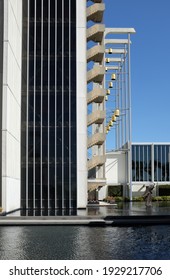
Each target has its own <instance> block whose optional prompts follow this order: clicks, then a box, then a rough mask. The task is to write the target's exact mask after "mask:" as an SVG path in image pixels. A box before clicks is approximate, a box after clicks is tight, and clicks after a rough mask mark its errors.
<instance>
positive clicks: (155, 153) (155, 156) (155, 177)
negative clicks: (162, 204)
mask: <svg viewBox="0 0 170 280" xmlns="http://www.w3.org/2000/svg"><path fill="white" fill-rule="evenodd" d="M157 169H158V164H157V146H156V145H154V181H155V182H157Z"/></svg>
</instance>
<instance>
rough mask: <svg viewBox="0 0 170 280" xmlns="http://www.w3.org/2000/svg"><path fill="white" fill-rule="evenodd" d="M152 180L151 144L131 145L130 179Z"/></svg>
mask: <svg viewBox="0 0 170 280" xmlns="http://www.w3.org/2000/svg"><path fill="white" fill-rule="evenodd" d="M151 180H152V158H151V145H132V181H134V182H143V181H151Z"/></svg>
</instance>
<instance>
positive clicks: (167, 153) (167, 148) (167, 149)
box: [165, 145, 169, 181]
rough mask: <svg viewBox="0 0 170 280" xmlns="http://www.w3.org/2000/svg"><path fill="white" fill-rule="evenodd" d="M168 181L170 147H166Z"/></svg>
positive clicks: (167, 177) (167, 176)
mask: <svg viewBox="0 0 170 280" xmlns="http://www.w3.org/2000/svg"><path fill="white" fill-rule="evenodd" d="M165 180H166V181H169V146H168V145H166V178H165Z"/></svg>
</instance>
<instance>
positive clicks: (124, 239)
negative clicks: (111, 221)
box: [0, 226, 170, 260]
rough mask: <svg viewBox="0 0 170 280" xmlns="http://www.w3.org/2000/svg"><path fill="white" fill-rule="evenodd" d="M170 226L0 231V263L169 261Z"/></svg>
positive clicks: (64, 227)
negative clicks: (14, 261)
mask: <svg viewBox="0 0 170 280" xmlns="http://www.w3.org/2000/svg"><path fill="white" fill-rule="evenodd" d="M169 248H170V226H147V227H125V228H119V227H115V228H114V227H106V228H97V227H96V228H90V227H83V226H22V227H20V226H17V227H15V226H7V227H3V226H2V227H0V259H2V260H20V259H21V260H27V259H30V260H37V259H39V260H46V259H50V260H52V259H53V260H55V259H56V260H62V259H63V260H71V259H72V260H90V259H92V260H99V259H103V260H109V259H117V260H121V259H127V260H128V259H143V260H147V259H155V260H156V259H160V260H167V259H168V260H169V259H170V250H169Z"/></svg>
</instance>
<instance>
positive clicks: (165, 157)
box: [154, 145, 170, 182]
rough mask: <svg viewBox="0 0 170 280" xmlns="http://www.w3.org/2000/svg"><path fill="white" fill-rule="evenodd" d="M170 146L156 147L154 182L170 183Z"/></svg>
mask: <svg viewBox="0 0 170 280" xmlns="http://www.w3.org/2000/svg"><path fill="white" fill-rule="evenodd" d="M169 160H170V145H155V146H154V181H160V182H163V181H169V170H170V164H169Z"/></svg>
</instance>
